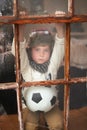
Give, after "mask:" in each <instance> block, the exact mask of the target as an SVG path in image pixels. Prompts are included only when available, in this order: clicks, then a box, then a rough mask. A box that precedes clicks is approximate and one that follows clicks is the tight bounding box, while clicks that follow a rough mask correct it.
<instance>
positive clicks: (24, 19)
mask: <svg viewBox="0 0 87 130" xmlns="http://www.w3.org/2000/svg"><path fill="white" fill-rule="evenodd" d="M13 5H14V6H13V16H0V25H2V24H14V30H15V35H14V38H15V48H16V82H14V83H0V90H4V89H5V90H6V89H15V90H16V93H17V106H18V119H19V128H20V130H23V120H22V119H23V118H22V106H21V88H22V87H23V86H26V87H28V86H31V85H58V84H64V130H68V125H69V124H68V122H69V96H70V95H69V93H70V87H69V86H70V84H72V83H83V82H87V78H86V77H81V78H70V24H71V23H73V22H87V15H75V14H74V0H68V14H67V16H64V17H63V16H59V17H55V16H44V17H43V16H35V15H34V16H20V15H19V14H18V12H19V11H18V1H17V0H14V2H13ZM58 22H61V23H65V24H66V38H65V39H66V40H65V67H64V79H58V80H51V81H40V82H39V81H38V82H24V83H21V78H20V59H19V55H20V53H19V40H18V39H19V25H20V24H31V23H32V24H36V23H38V24H39V23H40V24H41V23H58Z"/></svg>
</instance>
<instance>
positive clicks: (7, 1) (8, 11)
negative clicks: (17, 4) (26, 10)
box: [0, 0, 14, 15]
mask: <svg viewBox="0 0 87 130" xmlns="http://www.w3.org/2000/svg"><path fill="white" fill-rule="evenodd" d="M13 1H14V0H0V12H1V14H2V15H13Z"/></svg>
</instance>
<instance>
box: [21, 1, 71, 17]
mask: <svg viewBox="0 0 87 130" xmlns="http://www.w3.org/2000/svg"><path fill="white" fill-rule="evenodd" d="M25 1H26V2H25ZM67 5H68V1H67V0H66V1H65V0H54V1H53V0H20V1H19V7H20V11H21V10H22V11H23V10H25V11H27V12H28V14H29V15H45V14H48V15H49V14H54V13H55V11H56V10H62V11H65V12H66V13H67V8H68V7H67Z"/></svg>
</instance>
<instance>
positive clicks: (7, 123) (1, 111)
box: [0, 89, 19, 130]
mask: <svg viewBox="0 0 87 130" xmlns="http://www.w3.org/2000/svg"><path fill="white" fill-rule="evenodd" d="M0 129H1V130H18V129H19V124H18V116H17V99H16V91H15V90H13V89H10V90H0Z"/></svg>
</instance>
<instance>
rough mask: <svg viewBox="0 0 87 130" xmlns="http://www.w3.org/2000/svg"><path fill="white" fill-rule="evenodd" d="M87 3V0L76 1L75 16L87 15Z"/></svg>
mask: <svg viewBox="0 0 87 130" xmlns="http://www.w3.org/2000/svg"><path fill="white" fill-rule="evenodd" d="M86 5H87V1H86V0H75V1H74V6H75V14H80V15H81V14H87V8H86Z"/></svg>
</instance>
